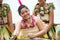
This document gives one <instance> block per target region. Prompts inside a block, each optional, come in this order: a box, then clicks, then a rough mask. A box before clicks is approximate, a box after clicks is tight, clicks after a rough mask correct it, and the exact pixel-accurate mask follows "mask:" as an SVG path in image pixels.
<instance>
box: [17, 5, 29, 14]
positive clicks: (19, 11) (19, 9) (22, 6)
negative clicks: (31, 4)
mask: <svg viewBox="0 0 60 40" xmlns="http://www.w3.org/2000/svg"><path fill="white" fill-rule="evenodd" d="M24 7H25V8H26V9H28V7H27V6H25V5H21V6H19V7H18V13H19V15H20V13H21V9H22V8H24ZM28 10H29V9H28Z"/></svg>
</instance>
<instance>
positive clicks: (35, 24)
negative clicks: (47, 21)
mask: <svg viewBox="0 0 60 40" xmlns="http://www.w3.org/2000/svg"><path fill="white" fill-rule="evenodd" d="M18 12H19V15H20V16H21V17H22V20H21V22H19V23H18V24H17V26H16V29H15V31H14V33H13V35H12V37H11V40H14V39H15V38H16V36H18V35H19V36H18V39H22V38H34V37H38V36H39V37H43V36H42V35H44V34H45V33H46V32H47V28H45V27H44V26H43V23H42V21H41V20H40V19H39V18H38V17H35V16H33V15H30V12H29V9H28V8H27V7H26V6H25V5H21V6H19V8H18ZM19 32H20V34H19Z"/></svg>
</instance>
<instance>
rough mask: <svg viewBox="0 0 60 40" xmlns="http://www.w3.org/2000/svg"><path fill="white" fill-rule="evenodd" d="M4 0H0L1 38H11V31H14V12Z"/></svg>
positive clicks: (0, 39)
mask: <svg viewBox="0 0 60 40" xmlns="http://www.w3.org/2000/svg"><path fill="white" fill-rule="evenodd" d="M2 2H3V0H0V40H4V39H6V40H9V38H10V35H9V32H10V33H12V32H13V25H12V14H11V10H10V6H9V5H8V4H6V3H2Z"/></svg>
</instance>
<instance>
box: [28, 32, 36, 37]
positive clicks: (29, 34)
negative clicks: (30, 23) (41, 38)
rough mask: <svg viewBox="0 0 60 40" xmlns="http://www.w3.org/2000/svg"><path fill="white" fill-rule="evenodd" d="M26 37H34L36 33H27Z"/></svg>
mask: <svg viewBox="0 0 60 40" xmlns="http://www.w3.org/2000/svg"><path fill="white" fill-rule="evenodd" d="M28 37H29V38H35V37H36V35H35V34H34V33H28Z"/></svg>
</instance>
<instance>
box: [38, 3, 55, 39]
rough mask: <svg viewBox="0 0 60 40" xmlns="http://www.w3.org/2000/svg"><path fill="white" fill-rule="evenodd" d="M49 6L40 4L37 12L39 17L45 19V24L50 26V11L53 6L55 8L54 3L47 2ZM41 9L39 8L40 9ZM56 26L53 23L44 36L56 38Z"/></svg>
mask: <svg viewBox="0 0 60 40" xmlns="http://www.w3.org/2000/svg"><path fill="white" fill-rule="evenodd" d="M47 5H48V7H47V8H46V7H44V6H40V11H39V13H38V14H37V16H38V17H40V19H41V20H42V21H43V24H44V26H48V24H49V11H50V8H51V7H52V8H53V9H54V5H53V3H47ZM38 10H39V9H38ZM54 37H55V27H54V26H53V25H52V28H51V29H50V30H49V31H48V32H47V34H45V36H44V38H49V39H51V40H55V38H54Z"/></svg>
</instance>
